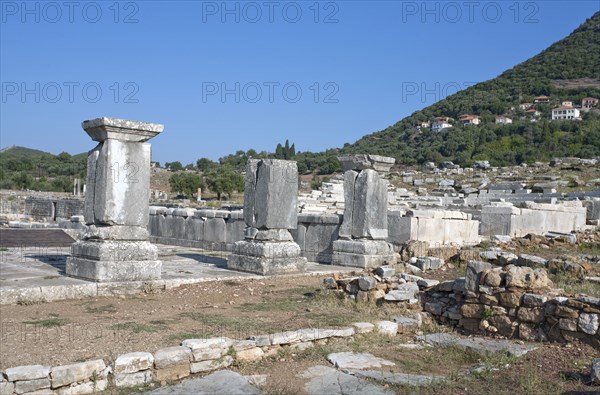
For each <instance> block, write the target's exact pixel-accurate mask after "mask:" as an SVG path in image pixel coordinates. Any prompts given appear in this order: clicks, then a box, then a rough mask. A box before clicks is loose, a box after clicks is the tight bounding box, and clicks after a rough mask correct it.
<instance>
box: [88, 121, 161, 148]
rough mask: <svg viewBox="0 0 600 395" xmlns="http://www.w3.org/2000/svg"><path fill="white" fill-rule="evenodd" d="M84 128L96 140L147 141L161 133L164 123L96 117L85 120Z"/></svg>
mask: <svg viewBox="0 0 600 395" xmlns="http://www.w3.org/2000/svg"><path fill="white" fill-rule="evenodd" d="M81 126H82V127H83V129H84V130H85V131H86V132H87V134H88V135H89V136H90V137H91V138H92V140H94V141H99V142H103V141H105V140H106V139H115V140H121V141H133V142H142V143H143V142H145V141H148V140H150V139H151V138H152V137H154V136H156V135H158V134H159V133H161V132H162V131H163V129H164V126H163V125H160V124H156V123H149V122H138V121H130V120H126V119H118V118H108V117H102V118H96V119H92V120H87V121H83V123H82V124H81Z"/></svg>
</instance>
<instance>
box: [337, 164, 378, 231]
mask: <svg viewBox="0 0 600 395" xmlns="http://www.w3.org/2000/svg"><path fill="white" fill-rule="evenodd" d="M387 203H388V202H387V182H386V181H385V180H384V179H382V178H381V177H380V176H379V174H377V172H376V171H374V170H363V171H361V172H360V174H359V175H358V176H357V177H356V181H355V184H354V201H353V208H352V237H354V238H363V237H367V238H372V239H376V240H385V239H387V237H388V234H387ZM346 204H349V203H346Z"/></svg>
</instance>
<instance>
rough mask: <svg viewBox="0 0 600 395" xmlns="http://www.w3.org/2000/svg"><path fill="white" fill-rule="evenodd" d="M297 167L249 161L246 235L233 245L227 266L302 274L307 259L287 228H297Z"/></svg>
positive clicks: (281, 162)
mask: <svg viewBox="0 0 600 395" xmlns="http://www.w3.org/2000/svg"><path fill="white" fill-rule="evenodd" d="M297 206H298V166H297V165H296V162H294V161H288V160H278V159H263V160H256V159H251V160H250V161H249V162H248V167H247V170H246V186H245V190H244V221H245V223H246V236H245V239H244V240H242V241H238V242H236V243H235V244H234V247H233V253H232V254H231V255H230V256H229V259H228V262H227V267H228V268H230V269H234V270H241V271H245V272H252V273H259V274H262V275H271V274H283V273H295V272H301V271H304V269H305V265H306V258H304V257H302V256H301V251H300V246H299V245H298V244H297V243H296V242H294V239H293V238H292V235H291V234H290V232H289V229H296V227H297V226H298V211H297V210H298V208H297Z"/></svg>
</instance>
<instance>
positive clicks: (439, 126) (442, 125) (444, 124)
mask: <svg viewBox="0 0 600 395" xmlns="http://www.w3.org/2000/svg"><path fill="white" fill-rule="evenodd" d="M451 127H452V125H450V124H449V123H448V121H437V120H436V121H434V122H433V123H432V124H431V131H432V132H440V131H442V130H444V129H448V128H451Z"/></svg>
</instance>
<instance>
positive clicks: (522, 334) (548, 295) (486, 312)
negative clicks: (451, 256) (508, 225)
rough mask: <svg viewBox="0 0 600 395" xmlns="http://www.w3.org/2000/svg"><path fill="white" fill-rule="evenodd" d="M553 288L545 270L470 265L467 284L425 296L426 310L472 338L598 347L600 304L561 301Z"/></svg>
mask: <svg viewBox="0 0 600 395" xmlns="http://www.w3.org/2000/svg"><path fill="white" fill-rule="evenodd" d="M551 286H552V283H551V281H550V280H549V279H548V276H547V273H546V270H545V269H533V268H531V267H524V266H523V267H518V266H514V265H507V266H504V267H493V266H492V265H491V264H490V263H487V262H480V261H470V262H469V263H468V265H467V272H466V277H465V278H461V279H457V280H454V281H445V282H442V283H440V284H438V285H437V286H435V287H433V288H432V289H430V290H428V291H427V292H426V295H424V298H423V302H424V309H425V310H426V311H427V312H429V313H431V314H433V315H434V316H435V317H436V318H437V319H438V320H439V321H440V322H441V323H444V324H447V325H452V326H457V327H459V328H462V329H463V330H465V331H467V332H471V333H484V334H485V333H487V334H499V335H501V336H504V337H507V338H520V339H523V340H531V341H534V340H535V341H547V340H550V341H561V342H564V341H573V340H581V341H586V342H589V343H591V344H592V345H595V346H600V332H599V326H600V298H598V297H590V296H579V297H564V296H559V294H558V293H556V292H555V291H553V290H552V289H551Z"/></svg>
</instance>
